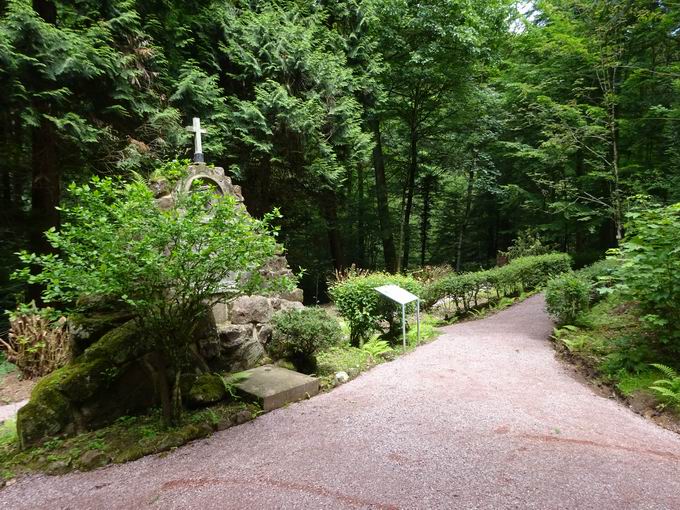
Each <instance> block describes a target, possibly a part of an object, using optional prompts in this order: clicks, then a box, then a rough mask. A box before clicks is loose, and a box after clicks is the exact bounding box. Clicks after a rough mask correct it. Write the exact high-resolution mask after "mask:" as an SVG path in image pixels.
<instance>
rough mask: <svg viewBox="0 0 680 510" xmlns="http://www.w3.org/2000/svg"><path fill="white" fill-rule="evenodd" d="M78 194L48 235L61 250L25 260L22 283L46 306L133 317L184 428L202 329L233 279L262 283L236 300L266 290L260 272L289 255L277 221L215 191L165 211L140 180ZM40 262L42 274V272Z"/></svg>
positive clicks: (78, 189) (168, 409)
mask: <svg viewBox="0 0 680 510" xmlns="http://www.w3.org/2000/svg"><path fill="white" fill-rule="evenodd" d="M69 192H70V204H72V205H70V206H68V205H66V206H64V207H63V209H62V214H63V217H64V220H65V221H64V223H63V224H62V227H61V230H60V231H59V232H56V231H54V230H50V231H48V232H47V233H46V235H47V238H48V240H49V242H50V244H51V245H52V246H53V247H54V249H55V253H53V254H48V255H35V254H32V255H31V254H28V253H23V254H22V255H21V259H22V261H23V262H24V264H26V267H25V268H24V269H23V270H21V271H20V272H19V273H18V276H19V277H23V278H25V279H26V280H28V281H29V282H30V283H34V284H39V285H43V286H44V287H45V291H44V293H43V297H44V300H45V301H46V302H62V303H65V304H66V305H67V306H70V307H72V308H74V309H85V308H87V307H92V306H96V305H97V304H98V303H99V302H100V301H101V300H107V301H108V302H112V303H114V304H115V305H116V306H117V307H119V308H123V309H126V310H128V311H130V312H131V314H133V315H134V316H135V317H136V318H137V322H138V326H139V328H140V329H141V330H142V331H144V335H143V337H142V338H140V341H144V342H148V347H149V350H157V351H158V352H159V353H160V354H161V355H162V357H163V361H164V363H165V364H167V365H169V367H168V368H169V370H164V371H162V373H165V374H166V375H167V377H169V380H168V381H167V382H168V384H167V386H168V387H169V388H173V396H172V399H170V396H169V395H167V393H166V392H165V391H164V390H163V392H164V395H162V398H161V401H162V402H163V407H164V413H165V417H166V420H167V422H168V423H171V422H176V421H177V419H178V418H179V413H180V412H181V407H180V405H179V404H180V403H181V393H180V390H179V386H180V385H179V380H180V377H181V371H182V367H183V365H184V363H185V362H186V360H187V359H188V357H189V356H190V351H189V347H190V343H191V341H192V338H193V334H194V330H195V328H196V326H197V325H198V324H199V321H200V319H201V318H202V317H203V314H204V313H205V310H206V306H210V305H211V304H212V303H213V302H214V301H215V300H217V299H219V293H220V292H223V291H224V288H223V283H222V282H223V281H225V280H226V279H227V278H233V275H234V274H236V275H245V274H252V275H254V276H255V277H253V278H251V279H249V280H248V282H247V284H245V285H244V286H243V287H241V288H239V289H236V290H235V291H234V294H238V293H239V292H252V291H253V290H255V289H257V288H259V287H261V283H262V282H261V281H259V280H258V279H257V278H256V276H257V271H256V270H257V269H258V268H259V267H261V266H262V265H263V264H265V263H266V262H267V261H268V260H270V259H271V258H272V257H273V256H274V255H275V254H277V253H278V252H279V250H280V248H279V246H278V245H277V243H276V241H275V239H274V234H275V233H274V231H273V230H272V229H271V228H270V227H269V220H270V219H271V218H272V215H268V216H266V217H265V219H264V220H256V219H254V218H252V217H250V216H249V215H248V214H247V213H246V212H245V210H244V209H242V208H240V207H237V204H236V202H235V199H234V198H232V197H230V196H224V197H222V196H217V195H215V194H213V193H209V192H196V193H184V194H181V195H179V196H178V197H177V204H176V207H174V208H172V209H169V210H161V209H160V208H159V207H157V206H156V202H155V200H154V195H153V192H152V191H151V190H150V189H149V188H148V187H147V185H146V184H145V183H144V182H142V181H139V180H136V181H133V182H130V183H122V182H119V181H115V180H113V179H110V178H106V179H98V178H94V179H92V181H91V182H90V183H89V184H85V185H83V186H76V185H71V186H70V187H69ZM31 265H32V266H35V267H40V268H41V271H40V272H39V273H38V274H35V275H32V274H31V272H30V270H29V267H30V266H31ZM289 284H290V282H289V281H287V280H285V279H282V286H284V287H289V286H290V285H289ZM83 311H84V310H83ZM172 375H174V380H173V378H172ZM163 386H166V385H163Z"/></svg>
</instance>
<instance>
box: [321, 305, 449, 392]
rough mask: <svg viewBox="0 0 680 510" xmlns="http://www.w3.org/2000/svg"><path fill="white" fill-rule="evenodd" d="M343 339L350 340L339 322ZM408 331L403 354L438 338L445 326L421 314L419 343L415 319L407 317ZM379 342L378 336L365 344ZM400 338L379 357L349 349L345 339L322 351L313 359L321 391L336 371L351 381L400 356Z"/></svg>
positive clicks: (325, 388) (331, 382)
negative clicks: (440, 329)
mask: <svg viewBox="0 0 680 510" xmlns="http://www.w3.org/2000/svg"><path fill="white" fill-rule="evenodd" d="M340 323H341V325H342V327H343V331H344V332H345V335H344V336H345V338H348V337H349V332H348V329H347V328H346V325H345V321H343V320H341V321H340ZM408 323H409V329H408V331H407V332H406V351H407V352H410V351H412V350H414V349H415V348H416V347H417V346H418V345H422V344H424V343H427V342H430V341H432V340H434V339H435V338H437V337H438V336H439V331H438V329H437V328H438V326H441V325H443V324H444V322H443V321H442V320H441V319H438V318H437V317H435V316H434V315H431V314H427V313H421V314H420V344H418V338H417V329H416V326H415V316H412V317H409V318H408ZM379 339H380V336H379V335H378V334H375V335H373V336H372V337H371V338H370V339H369V341H367V343H368V342H373V341H377V340H379ZM401 342H402V340H401V336H400V337H399V338H398V342H396V343H395V344H393V345H392V346H391V347H392V348H391V349H390V350H389V351H387V352H384V353H382V354H380V355H373V354H371V353H370V352H369V349H368V347H367V348H366V349H363V348H359V347H352V346H351V345H350V344H349V341H347V340H345V341H344V342H343V343H342V344H340V345H337V346H334V347H330V348H328V349H324V350H322V351H320V352H318V353H317V355H316V359H317V363H318V370H317V371H318V373H317V375H318V377H319V379H320V380H321V388H322V389H324V390H328V389H330V388H332V387H333V386H334V378H335V374H336V373H337V372H346V373H347V374H348V375H349V377H350V378H351V379H354V378H355V377H356V376H357V375H359V374H360V373H361V372H365V371H366V370H368V369H370V368H372V367H374V366H376V365H379V364H380V363H384V362H386V361H390V360H393V359H395V358H396V357H397V356H399V355H401V354H403V349H402V343H401Z"/></svg>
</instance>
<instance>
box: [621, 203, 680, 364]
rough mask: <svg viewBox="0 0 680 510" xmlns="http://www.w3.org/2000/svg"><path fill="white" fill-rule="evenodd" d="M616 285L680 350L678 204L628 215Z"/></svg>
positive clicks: (662, 338) (664, 339) (666, 340)
mask: <svg viewBox="0 0 680 510" xmlns="http://www.w3.org/2000/svg"><path fill="white" fill-rule="evenodd" d="M613 255H614V257H613V258H614V259H615V260H616V261H618V265H617V268H616V271H615V275H616V277H617V279H618V283H617V285H616V288H617V290H619V291H620V292H621V293H622V294H623V295H624V296H625V297H626V298H628V299H630V300H633V301H636V302H637V303H638V304H639V307H640V310H641V311H642V314H643V315H642V320H643V322H644V323H645V324H646V325H647V326H648V327H649V328H650V329H651V330H652V331H653V332H654V333H655V334H656V336H657V337H658V339H659V340H660V342H661V343H663V344H665V345H666V346H667V347H668V348H670V349H671V350H673V351H675V352H680V203H677V204H675V205H671V206H668V207H650V206H649V205H647V206H646V208H645V209H643V210H639V211H634V212H631V213H629V214H628V222H627V224H626V236H625V238H624V240H623V243H622V244H621V248H620V249H619V250H618V251H615V252H614V254H613Z"/></svg>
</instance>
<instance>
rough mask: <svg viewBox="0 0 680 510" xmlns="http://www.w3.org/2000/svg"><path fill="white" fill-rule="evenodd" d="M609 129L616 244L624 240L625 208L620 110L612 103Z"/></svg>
mask: <svg viewBox="0 0 680 510" xmlns="http://www.w3.org/2000/svg"><path fill="white" fill-rule="evenodd" d="M610 116H611V119H610V122H609V128H610V131H611V145H612V146H611V152H612V156H611V157H612V172H613V174H614V187H613V190H612V208H613V212H614V215H613V216H614V228H615V229H616V244H617V245H618V244H620V243H621V239H623V206H622V203H621V189H620V181H619V157H620V156H619V126H618V118H617V117H618V109H617V107H616V103H615V102H613V101H612V104H611V107H610Z"/></svg>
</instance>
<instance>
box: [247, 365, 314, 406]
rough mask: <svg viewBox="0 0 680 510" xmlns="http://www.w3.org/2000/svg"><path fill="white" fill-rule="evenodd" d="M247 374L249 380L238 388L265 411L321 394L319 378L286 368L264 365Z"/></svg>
mask: <svg viewBox="0 0 680 510" xmlns="http://www.w3.org/2000/svg"><path fill="white" fill-rule="evenodd" d="M245 373H246V374H248V378H247V379H245V380H243V381H241V382H240V383H238V384H236V388H237V389H238V391H239V392H240V393H241V394H243V395H244V396H245V397H246V398H249V399H251V400H254V401H256V402H258V403H259V404H260V406H261V407H262V409H263V410H264V411H271V410H272V409H277V408H279V407H283V406H285V405H286V404H288V403H290V402H296V401H298V400H302V399H305V398H309V397H313V396H314V395H316V394H317V393H319V380H318V379H317V378H315V377H311V376H309V375H305V374H301V373H299V372H294V371H293V370H288V369H286V368H281V367H277V366H273V365H264V366H261V367H257V368H253V369H250V370H246V371H245Z"/></svg>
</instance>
